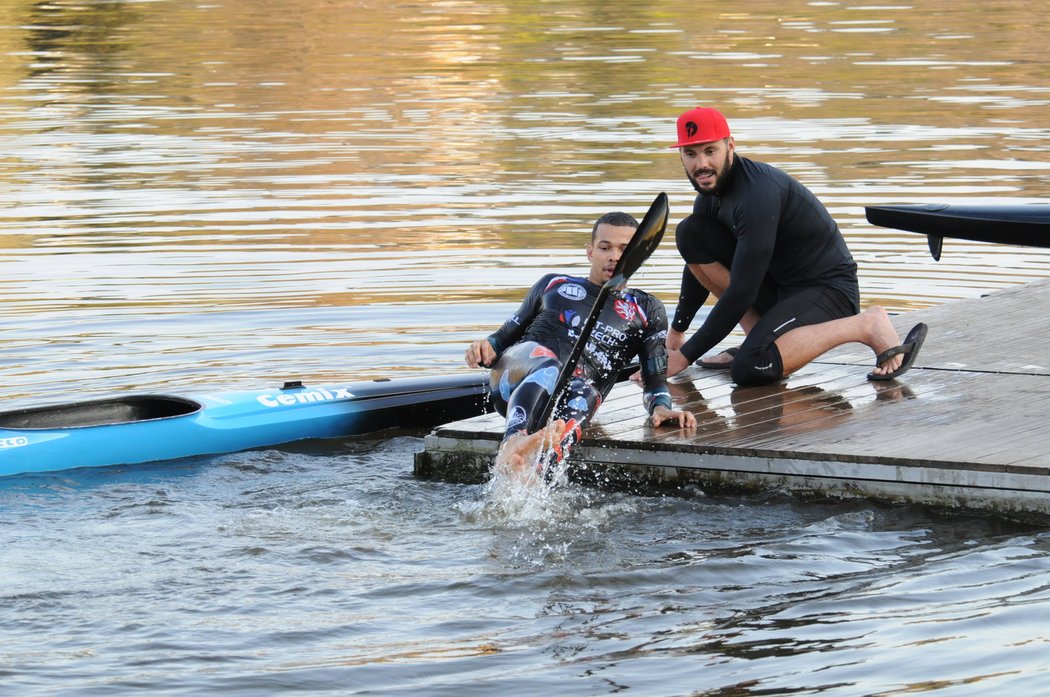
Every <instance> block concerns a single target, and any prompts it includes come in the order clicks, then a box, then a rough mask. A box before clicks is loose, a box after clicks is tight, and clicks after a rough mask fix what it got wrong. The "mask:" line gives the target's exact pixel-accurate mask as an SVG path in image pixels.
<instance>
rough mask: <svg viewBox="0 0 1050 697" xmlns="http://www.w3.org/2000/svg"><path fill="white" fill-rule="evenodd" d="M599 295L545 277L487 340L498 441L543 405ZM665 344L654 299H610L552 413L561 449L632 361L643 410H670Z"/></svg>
mask: <svg viewBox="0 0 1050 697" xmlns="http://www.w3.org/2000/svg"><path fill="white" fill-rule="evenodd" d="M600 290H601V286H598V285H596V284H594V283H591V282H590V281H589V280H587V279H585V278H576V277H573V276H562V275H557V274H547V275H546V276H544V277H543V278H541V279H540V280H539V281H537V282H536V284H535V285H534V286H533V287H532V289H531V290H530V291H529V293H528V295H527V296H526V297H525V300H524V301H523V302H522V304H521V307H519V308H518V310H517V312H515V313H514V315H513V316H512V317H511V318H510V319H508V320H507V321H506V322H504V324H503V326H501V327H500V328H499V329H498V330H497V331H496V332H495V333H493V334H492V335H490V336H489V337H488V341H489V343H490V344H492V347H493V348H494V349H495V350H496V356H497V359H496V361H495V363H494V365H493V369H492V373H491V375H490V383H491V389H492V399H493V402H494V404H495V406H496V409H497V410H498V411H499V412H500V413H501V414H503V415H504V416H505V417H506V418H507V427H506V432H505V434H504V439H506V438H508V437H510V436H511V435H513V434H514V433H517V432H519V431H521V430H523V429H524V428H525V426H526V424H528V423H530V421H531V420H532V418H533V415H534V413H535V414H538V413H539V412H541V411H542V410H543V409H544V407H545V406H546V404H547V400H548V399H549V398H550V394H551V392H552V391H553V389H554V387H555V383H556V382H557V379H558V373H559V372H560V370H561V365H562V361H563V360H564V359H566V358H568V356H569V354H570V353H571V352H572V349H573V346H575V344H576V339H577V337H578V336H579V329H580V326H581V325H582V324H583V322H584V321H585V320H586V318H587V316H588V315H589V314H590V312H591V308H592V307H593V306H594V301H595V300H596V298H597V296H598V293H599V291H600ZM666 338H667V313H666V311H665V310H664V306H663V303H661V302H660V300H658V299H657V298H655V297H653V296H651V295H649V294H648V293H646V292H644V291H640V290H635V289H624V290H618V291H614V292H613V293H612V294H611V295H610V296H609V298H608V300H607V302H606V304H605V307H604V308H602V311H601V314H599V316H598V321H597V322H596V323H595V326H594V331H593V332H592V333H591V337H590V341H589V342H588V343H587V346H586V348H585V349H584V352H583V355H582V357H581V359H580V362H579V364H578V365H577V368H576V371H575V372H574V374H573V378H572V380H571V382H570V383H569V388H568V395H567V399H564V400H562V403H561V404H562V405H561V406H560V407H559V409H557V410H556V411H555V412H554V414H553V416H554V418H558V419H565V420H566V421H567V422H569V424H570V429H569V430H568V434H569V436H568V438H567V440H566V441H563V443H562V444H561V446H562V448H566V447H568V446H570V445H571V444H572V443H573V442H575V441H576V440H578V439H579V436H580V431H581V429H582V427H583V425H584V424H585V423H586V422H587V421H588V420H589V419H590V417H592V416H593V415H594V412H595V411H596V410H597V409H598V406H599V405H600V404H601V402H602V400H603V399H604V398H605V396H606V395H608V393H609V391H610V390H611V389H612V387H613V385H615V384H616V381H617V379H618V377H619V373H620V371H621V370H622V369H624V368H625V367H627V366H628V364H629V363H630V362H631V360H632V359H633V358H634V357H635V356H638V358H639V362H640V367H641V371H642V386H643V394H642V402H643V404H644V405H645V407H646V409H647V410H648V411H649V413H650V414H651V413H652V412H653V410H654V409H655V408H656V407H657V405H661V404H662V405H663V406H665V407H667V408H668V409H670V408H672V405H671V395H670V393H669V392H668V391H667V350H666V348H665V346H664V341H665V339H666ZM540 427H542V425H541V426H540Z"/></svg>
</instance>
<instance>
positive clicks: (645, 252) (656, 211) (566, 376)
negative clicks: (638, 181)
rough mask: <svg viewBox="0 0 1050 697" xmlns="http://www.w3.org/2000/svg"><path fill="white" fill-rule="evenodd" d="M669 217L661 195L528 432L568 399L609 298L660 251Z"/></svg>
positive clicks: (602, 293) (600, 294)
mask: <svg viewBox="0 0 1050 697" xmlns="http://www.w3.org/2000/svg"><path fill="white" fill-rule="evenodd" d="M668 215H670V209H669V207H668V205H667V194H665V193H661V194H659V195H658V196H657V197H656V200H655V201H653V204H652V205H651V206H649V210H648V211H646V213H645V217H644V218H642V222H641V223H639V224H638V229H637V230H635V231H634V235H632V236H631V241H630V242H628V243H627V246H626V247H624V250H623V254H622V255H621V256H620V261H618V262H617V263H616V269H615V271H614V272H613V276H612V278H610V279H609V280H608V281H606V282H605V285H603V286H602V289H601V290H600V291H599V292H598V297H597V298H595V301H594V306H593V307H592V308H591V312H590V314H588V315H587V319H585V320H584V322H583V324H582V325H581V326H580V335H579V336H578V337H577V338H576V344H575V345H574V346H573V347H572V352H571V353H570V354H569V356H568V358H566V359H565V362H564V363H563V364H562V366H561V371H560V372H559V373H558V381H557V382H556V383H554V389H552V390H551V396H550V399H548V400H547V405H546V406H545V407H544V408H543V411H542V412H533V413H532V420H530V421H529V423H528V424H526V426H525V429H526V431H527V432H528V433H535V432H536V431H538V430H539V429H540V428H542V427H543V426H545V425H547V422H548V421H550V418H551V414H553V413H554V410H555V409H556V408H557V407H558V405H559V404H560V403H561V400H562V399H564V397H565V388H566V387H568V385H569V380H571V379H572V374H573V373H574V372H576V366H577V365H578V364H579V362H580V356H582V355H583V350H584V348H586V346H587V342H588V341H590V338H591V332H592V331H594V325H595V324H596V323H597V321H598V315H600V314H601V311H602V308H603V307H605V302H606V301H607V300H608V299H609V295H610V294H611V293H612V292H613V291H614V290H616V289H617V288H618V287H620V286H621V285H622V284H624V283H626V282H627V279H628V278H630V277H631V276H633V275H634V273H635V272H636V271H637V270H638V269H639V268H641V266H642V264H644V263H645V260H646V259H648V258H649V256H650V255H651V254H652V253H653V252H654V251H656V248H657V246H659V244H660V240H661V239H663V236H664V229H665V228H666V227H667V217H668Z"/></svg>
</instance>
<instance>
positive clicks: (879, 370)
mask: <svg viewBox="0 0 1050 697" xmlns="http://www.w3.org/2000/svg"><path fill="white" fill-rule="evenodd" d="M861 314H863V315H864V316H865V319H866V320H867V321H868V341H867V342H866V343H867V344H868V346H869V347H870V348H871V350H872V351H874V352H875V355H876V356H878V355H879V354H880V353H882V352H883V351H886V350H887V349H891V348H893V347H894V346H897V345H899V344H900V342H901V340H900V337H899V336H897V330H896V329H894V328H893V324H891V323H890V316H889V315H888V314H886V310H884V309H883V308H881V307H879V306H878V305H872V306H871V307H869V308H868V309H867V310H865V311H864V312H863V313H861ZM903 361H904V356H902V355H896V356H894V357H893V358H890V359H888V360H886V361H885V362H883V363H880V364H878V365H877V366H875V369H874V370H872V371H871V374H872V375H885V374H886V373H892V372H893V371H894V370H896V369H897V368H899V367H900V365H901V363H902V362H903Z"/></svg>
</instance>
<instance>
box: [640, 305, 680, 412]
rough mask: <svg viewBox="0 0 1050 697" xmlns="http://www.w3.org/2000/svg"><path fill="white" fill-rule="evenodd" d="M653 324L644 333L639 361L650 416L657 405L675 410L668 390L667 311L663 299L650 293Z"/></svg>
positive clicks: (646, 307)
mask: <svg viewBox="0 0 1050 697" xmlns="http://www.w3.org/2000/svg"><path fill="white" fill-rule="evenodd" d="M645 298H646V301H647V302H646V306H645V311H646V314H647V315H648V318H649V322H648V325H647V326H646V328H645V331H644V333H643V334H642V348H641V351H640V352H639V356H638V358H639V362H640V363H641V368H642V388H643V392H642V404H644V405H645V408H646V409H647V410H648V411H649V413H650V414H652V413H653V410H655V409H656V407H657V406H661V405H662V406H664V407H667V408H668V409H673V408H674V407H673V404H672V402H671V393H670V392H669V391H668V389H667V346H666V344H665V341H666V339H667V311H666V310H665V309H664V304H663V303H662V302H660V300H659V299H657V298H655V297H653V296H651V295H648V294H646V296H645Z"/></svg>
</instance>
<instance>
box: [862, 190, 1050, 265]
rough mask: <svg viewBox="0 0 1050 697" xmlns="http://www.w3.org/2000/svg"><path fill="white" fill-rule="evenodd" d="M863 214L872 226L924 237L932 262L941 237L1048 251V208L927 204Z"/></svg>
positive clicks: (867, 208) (874, 209)
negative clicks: (1046, 249) (927, 243)
mask: <svg viewBox="0 0 1050 697" xmlns="http://www.w3.org/2000/svg"><path fill="white" fill-rule="evenodd" d="M864 212H865V216H866V217H867V219H868V222H869V223H871V224H872V225H878V226H880V227H887V228H894V229H897V230H906V231H908V232H918V233H921V234H924V235H927V236H928V237H929V241H930V251H931V253H933V255H934V258H937V257H939V256H940V248H941V240H942V239H943V238H945V237H953V238H958V239H964V240H975V241H978V242H995V243H998V244H1012V245H1020V246H1024V247H1050V204H1030V205H976V204H974V205H969V204H962V205H954V204H953V205H949V204H945V203H931V204H918V205H900V206H865V208H864Z"/></svg>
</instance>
